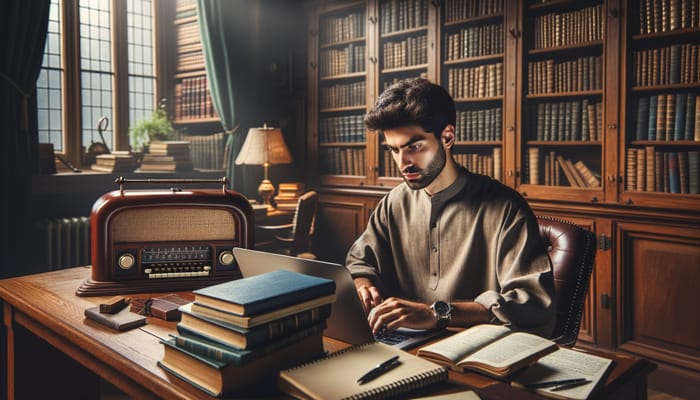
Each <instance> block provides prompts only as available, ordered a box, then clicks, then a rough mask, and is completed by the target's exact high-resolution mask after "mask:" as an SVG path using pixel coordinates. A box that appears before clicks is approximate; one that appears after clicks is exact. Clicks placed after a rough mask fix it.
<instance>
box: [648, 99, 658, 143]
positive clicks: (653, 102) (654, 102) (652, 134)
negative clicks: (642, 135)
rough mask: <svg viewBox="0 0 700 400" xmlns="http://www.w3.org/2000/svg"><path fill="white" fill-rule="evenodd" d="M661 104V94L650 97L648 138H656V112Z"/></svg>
mask: <svg viewBox="0 0 700 400" xmlns="http://www.w3.org/2000/svg"><path fill="white" fill-rule="evenodd" d="M658 104H659V96H651V97H650V98H649V133H648V135H647V140H656V113H657V109H658Z"/></svg>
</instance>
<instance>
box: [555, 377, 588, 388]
mask: <svg viewBox="0 0 700 400" xmlns="http://www.w3.org/2000/svg"><path fill="white" fill-rule="evenodd" d="M588 382H590V381H589V380H588V379H584V380H582V381H579V382H569V383H564V384H561V385H558V386H555V387H553V388H551V389H549V390H552V391H557V390H564V389H571V388H575V387H577V386H581V385H585V384H587V383H588Z"/></svg>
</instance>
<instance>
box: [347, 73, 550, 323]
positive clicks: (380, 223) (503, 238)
mask: <svg viewBox="0 0 700 400" xmlns="http://www.w3.org/2000/svg"><path fill="white" fill-rule="evenodd" d="M455 119H456V111H455V106H454V102H453V100H452V98H451V97H450V95H449V94H448V93H447V91H446V90H445V89H444V88H442V87H441V86H439V85H435V84H432V83H430V82H429V81H428V80H426V79H413V80H409V81H403V82H399V83H396V84H394V85H393V86H391V87H389V88H388V89H387V90H386V91H385V92H384V93H382V94H381V96H380V97H379V99H378V100H377V103H376V104H375V105H374V107H373V108H372V109H371V110H370V111H369V113H368V114H367V115H366V116H365V125H366V126H367V128H368V129H372V130H376V131H379V132H380V133H381V134H382V135H383V138H384V140H385V144H386V148H387V149H388V150H389V151H391V152H392V155H393V158H394V161H395V162H396V164H397V165H398V168H399V170H400V171H401V173H402V175H403V178H404V181H405V182H404V184H401V185H398V186H397V187H395V188H394V189H392V190H391V191H390V192H389V193H388V194H387V195H386V196H385V197H384V198H383V199H382V200H381V201H380V202H379V204H378V206H377V208H376V209H375V211H374V212H373V214H372V216H371V217H370V220H369V222H368V225H367V229H366V230H365V232H364V233H363V234H362V235H361V236H360V237H359V238H358V239H357V241H356V242H355V243H354V244H353V246H352V248H351V249H350V251H349V252H348V255H347V259H346V265H347V266H348V268H349V269H350V272H351V273H352V276H353V279H354V282H355V286H356V287H357V292H358V295H359V297H360V299H361V301H362V304H363V306H364V308H365V312H367V313H368V321H369V324H370V326H371V327H372V330H373V331H374V332H375V333H379V332H380V331H382V330H383V329H388V330H393V329H396V328H398V327H407V328H414V329H430V328H436V327H437V328H444V327H446V326H456V327H467V326H471V325H475V324H480V323H500V324H505V325H507V326H510V327H512V328H515V329H524V330H528V331H532V332H535V333H539V334H541V335H544V336H548V335H549V334H550V333H551V330H552V328H553V326H554V311H555V309H554V281H553V275H552V267H551V264H550V261H549V258H548V256H547V253H546V250H545V248H544V245H543V243H542V241H541V239H540V236H539V231H538V225H537V220H536V219H535V216H534V214H533V212H532V210H531V209H530V208H529V206H528V204H527V203H526V202H525V200H524V199H523V198H522V197H521V196H520V195H519V194H518V193H517V192H515V191H514V190H512V189H510V188H508V187H506V186H505V185H503V184H501V183H500V182H498V181H495V180H492V179H491V178H489V177H486V176H482V175H477V174H473V173H471V172H469V171H467V170H466V169H464V168H462V167H460V166H459V165H457V164H456V162H455V161H454V159H453V157H452V151H453V147H454V143H455Z"/></svg>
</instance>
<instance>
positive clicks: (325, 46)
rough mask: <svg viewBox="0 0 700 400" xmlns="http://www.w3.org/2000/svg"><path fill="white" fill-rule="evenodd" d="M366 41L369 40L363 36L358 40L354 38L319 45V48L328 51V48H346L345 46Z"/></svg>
mask: <svg viewBox="0 0 700 400" xmlns="http://www.w3.org/2000/svg"><path fill="white" fill-rule="evenodd" d="M366 40H367V39H366V38H365V37H364V36H361V37H356V38H352V39H348V40H339V41H337V42H330V43H324V44H321V45H319V48H320V49H322V50H323V49H328V48H332V47H340V46H345V45H348V44H352V43H364V42H365V41H366Z"/></svg>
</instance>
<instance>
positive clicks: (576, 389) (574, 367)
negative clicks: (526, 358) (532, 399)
mask: <svg viewBox="0 0 700 400" xmlns="http://www.w3.org/2000/svg"><path fill="white" fill-rule="evenodd" d="M612 365H613V361H612V360H611V359H609V358H605V357H600V356H596V355H594V354H590V353H584V352H581V351H577V350H571V349H567V348H560V349H559V350H557V351H555V352H553V353H550V354H547V355H546V356H544V357H542V358H540V359H539V360H537V362H536V363H535V364H533V365H531V366H530V367H528V368H526V369H525V370H524V371H522V372H521V373H518V374H517V375H516V376H514V377H513V381H512V382H511V385H512V386H516V387H522V388H526V389H531V390H534V391H536V392H537V393H539V394H541V395H543V396H547V397H551V398H556V399H577V400H584V399H588V398H589V397H590V396H591V394H592V393H593V392H594V391H595V389H596V388H597V387H598V386H599V385H600V383H601V382H602V381H603V378H604V377H605V376H606V374H607V372H608V371H609V370H610V367H611V366H612ZM572 379H583V380H584V381H583V382H582V383H574V384H569V385H567V384H562V385H549V384H546V383H547V382H549V383H551V382H562V381H566V380H572ZM543 385H545V387H538V386H543Z"/></svg>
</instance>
